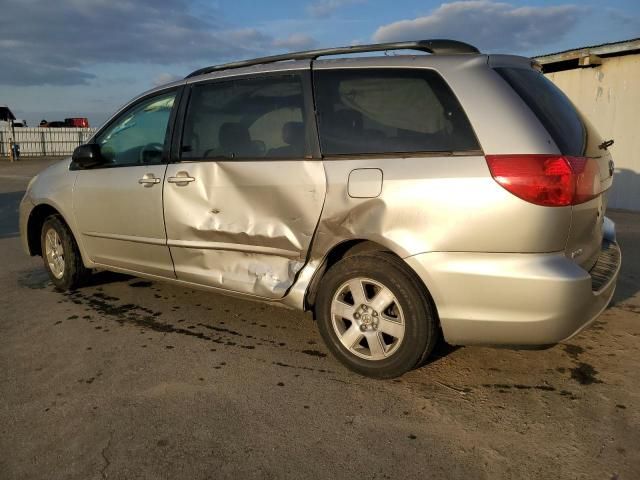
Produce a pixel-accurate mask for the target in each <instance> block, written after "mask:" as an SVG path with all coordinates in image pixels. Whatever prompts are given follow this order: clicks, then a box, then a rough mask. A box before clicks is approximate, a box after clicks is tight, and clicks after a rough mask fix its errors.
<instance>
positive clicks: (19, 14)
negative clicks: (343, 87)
mask: <svg viewBox="0 0 640 480" xmlns="http://www.w3.org/2000/svg"><path fill="white" fill-rule="evenodd" d="M0 12H2V15H1V16H0V65H2V68H0V104H5V103H6V104H8V105H9V106H10V107H11V108H12V109H13V110H14V113H16V114H17V115H18V116H20V117H23V118H26V120H27V121H28V122H29V124H30V125H36V124H37V123H38V122H39V121H40V119H42V118H46V119H47V120H50V121H51V120H60V119H63V118H64V117H69V116H87V117H89V120H90V121H91V123H92V124H93V125H94V126H97V125H99V124H100V123H102V122H103V121H104V120H105V119H106V118H107V116H108V115H109V114H110V113H111V112H113V111H114V110H115V109H116V108H117V107H118V106H120V105H121V104H123V103H124V102H126V101H127V100H128V99H130V98H131V97H133V96H135V95H136V94H138V93H140V92H142V91H144V90H147V89H149V88H151V87H153V86H154V85H157V84H160V83H164V82H166V81H169V80H172V79H174V78H179V77H182V76H184V75H186V74H187V73H189V72H190V71H192V70H194V69H196V68H199V67H202V66H205V65H210V64H216V63H221V62H225V61H230V60H239V59H243V58H251V57H255V56H260V55H268V54H273V53H281V52H285V51H292V50H304V49H308V48H315V47H330V46H339V45H347V44H353V43H367V42H376V41H391V40H408V39H422V38H453V39H458V40H464V41H468V42H470V43H473V44H475V45H476V46H478V47H479V48H480V49H481V50H483V51H487V52H502V53H517V54H523V55H535V54H542V53H549V52H554V51H559V50H564V49H570V48H576V47H581V46H585V45H593V44H599V43H606V42H612V41H617V40H624V39H628V38H635V37H640V2H638V1H637V0H612V1H608V2H606V4H605V3H604V2H597V1H591V0H587V1H583V2H576V3H571V2H562V1H560V2H549V1H531V0H530V1H516V0H511V1H492V0H470V1H454V2H443V1H428V0H427V1H425V0H422V1H417V0H394V1H383V0H298V1H292V0H284V1H271V2H268V1H263V2H260V1H258V0H233V1H229V0H219V1H206V0H55V1H51V0H0Z"/></svg>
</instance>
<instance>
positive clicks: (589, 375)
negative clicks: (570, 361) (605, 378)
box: [571, 362, 602, 385]
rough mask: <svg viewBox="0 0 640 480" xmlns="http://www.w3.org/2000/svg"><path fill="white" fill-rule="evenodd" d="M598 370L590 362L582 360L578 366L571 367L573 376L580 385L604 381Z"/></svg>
mask: <svg viewBox="0 0 640 480" xmlns="http://www.w3.org/2000/svg"><path fill="white" fill-rule="evenodd" d="M597 374H598V371H597V370H596V369H595V368H593V367H592V366H591V365H589V364H588V363H583V362H580V363H578V366H577V367H576V368H572V369H571V378H572V379H574V380H575V381H576V382H578V383H579V384H580V385H592V384H594V383H602V381H601V380H599V379H598V378H597V377H596V375H597Z"/></svg>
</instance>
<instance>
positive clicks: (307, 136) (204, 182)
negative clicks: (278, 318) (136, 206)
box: [164, 71, 326, 299]
mask: <svg viewBox="0 0 640 480" xmlns="http://www.w3.org/2000/svg"><path fill="white" fill-rule="evenodd" d="M178 150H179V151H180V154H179V158H176V159H174V162H173V163H171V164H170V165H169V166H168V169H167V174H166V177H165V183H164V211H165V222H166V229H167V241H168V245H169V248H170V251H171V256H172V258H173V262H174V268H175V272H176V276H177V278H178V279H179V280H184V281H186V282H192V283H197V284H201V285H207V286H211V287H217V288H221V289H225V290H231V291H235V292H241V293H245V294H252V295H256V296H259V297H266V298H274V299H275V298H281V297H283V296H284V295H285V293H286V291H287V290H288V288H289V287H290V286H291V285H292V283H293V281H294V279H295V276H296V274H297V273H298V272H299V270H300V269H301V268H302V266H303V265H304V263H305V261H306V258H307V253H308V250H309V247H310V243H311V239H312V238H313V233H314V230H315V228H316V225H317V223H318V220H319V217H320V213H321V211H322V206H323V202H324V197H325V183H326V182H325V174H324V168H323V165H322V161H321V159H320V158H319V153H318V151H319V149H318V145H317V135H316V133H315V123H314V117H313V104H312V99H311V92H310V80H309V72H308V71H303V72H295V73H291V72H288V73H278V74H269V75H264V76H254V77H249V78H246V77H245V78H238V77H234V78H232V79H222V80H216V81H210V82H199V83H195V84H192V85H191V87H190V98H189V101H188V104H187V107H186V112H185V114H184V125H183V133H182V139H181V142H180V146H179V149H178Z"/></svg>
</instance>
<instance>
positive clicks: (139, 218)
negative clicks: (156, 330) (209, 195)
mask: <svg viewBox="0 0 640 480" xmlns="http://www.w3.org/2000/svg"><path fill="white" fill-rule="evenodd" d="M166 168H167V166H166V165H145V166H130V167H121V168H100V169H95V170H79V171H77V172H75V175H76V180H75V184H74V187H73V197H72V198H73V202H72V209H73V213H74V216H75V222H76V225H77V228H78V229H79V231H80V232H81V234H82V243H83V244H84V247H85V249H86V251H87V252H88V254H89V257H90V259H91V261H92V262H93V263H95V264H99V265H105V266H113V267H119V268H125V269H130V270H135V271H136V272H138V273H149V274H153V275H160V276H169V277H172V276H174V272H173V263H172V262H171V255H170V254H169V251H168V249H167V246H166V244H167V240H166V233H165V227H164V216H163V209H162V183H161V180H162V179H163V178H164V174H165V170H166ZM151 176H153V177H155V178H157V179H158V181H159V182H160V183H157V184H140V183H139V180H141V179H143V177H146V178H149V177H151Z"/></svg>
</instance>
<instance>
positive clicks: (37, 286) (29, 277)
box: [18, 268, 51, 290]
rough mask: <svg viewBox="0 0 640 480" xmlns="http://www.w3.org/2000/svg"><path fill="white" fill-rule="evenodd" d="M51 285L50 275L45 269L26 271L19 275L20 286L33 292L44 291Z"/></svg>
mask: <svg viewBox="0 0 640 480" xmlns="http://www.w3.org/2000/svg"><path fill="white" fill-rule="evenodd" d="M50 283H51V280H50V279H49V275H48V274H47V272H46V271H45V270H44V269H43V268H35V269H32V270H25V271H22V272H20V273H19V274H18V285H20V286H21V287H26V288H31V289H33V290H42V289H43V288H46V287H47V286H48V285H49V284H50Z"/></svg>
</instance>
